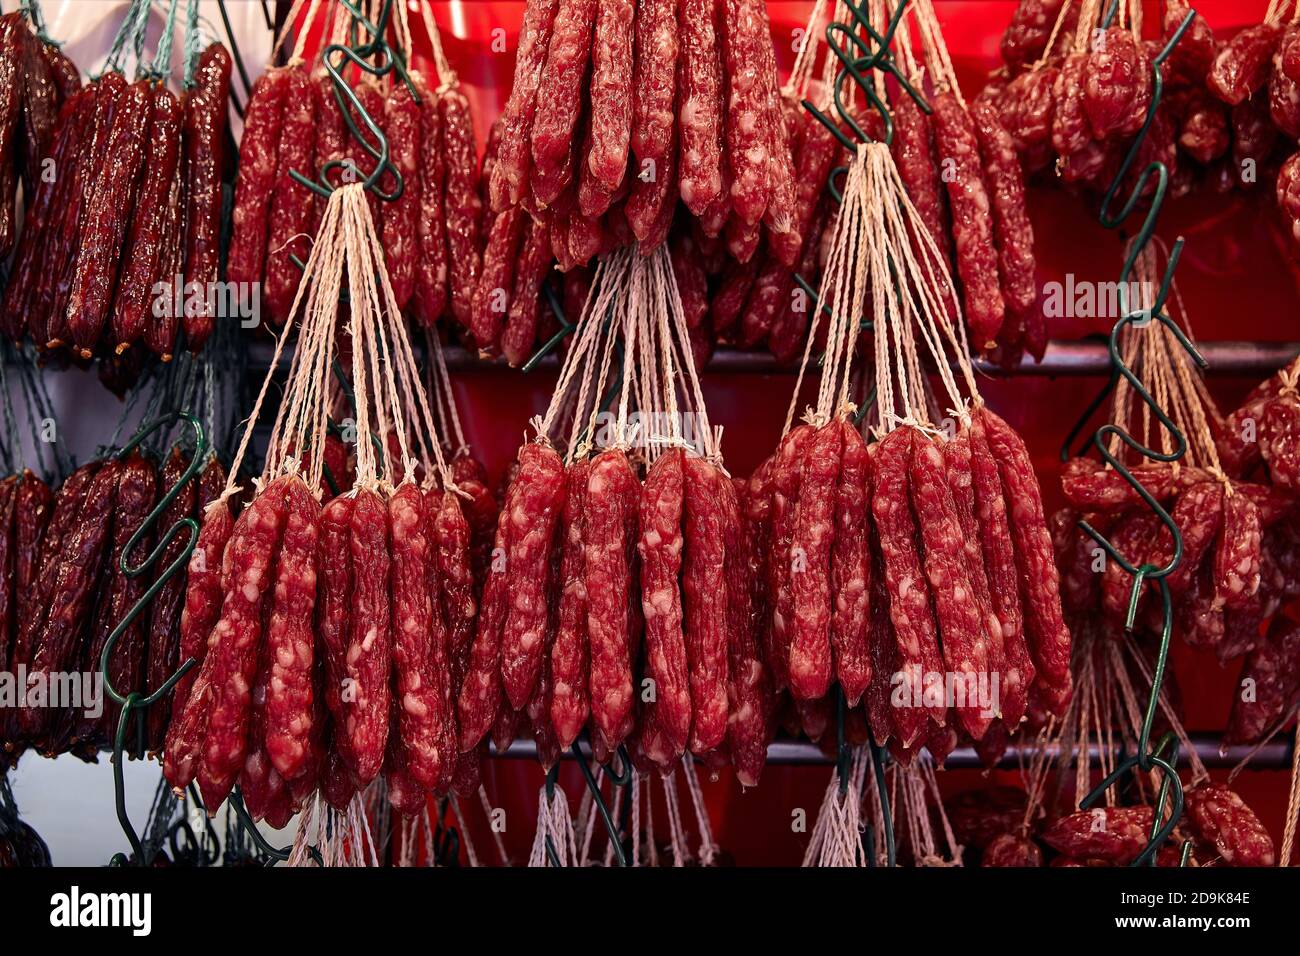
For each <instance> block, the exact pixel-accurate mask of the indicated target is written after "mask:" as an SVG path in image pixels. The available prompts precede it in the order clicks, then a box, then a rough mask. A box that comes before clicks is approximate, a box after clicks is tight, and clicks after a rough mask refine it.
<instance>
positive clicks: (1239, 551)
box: [1214, 492, 1262, 610]
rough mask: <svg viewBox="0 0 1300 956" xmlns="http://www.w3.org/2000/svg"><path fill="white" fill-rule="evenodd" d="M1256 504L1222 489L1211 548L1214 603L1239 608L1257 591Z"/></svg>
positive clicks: (1248, 602) (1258, 555) (1258, 539)
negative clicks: (1214, 543)
mask: <svg viewBox="0 0 1300 956" xmlns="http://www.w3.org/2000/svg"><path fill="white" fill-rule="evenodd" d="M1261 533H1262V532H1261V529H1260V522H1259V508H1258V507H1256V505H1255V502H1254V501H1252V500H1251V499H1250V498H1249V497H1248V496H1246V495H1243V494H1237V493H1235V492H1234V493H1232V494H1228V493H1225V494H1224V496H1223V519H1222V522H1221V524H1220V526H1219V538H1218V545H1217V547H1216V548H1215V552H1214V594H1215V603H1216V604H1217V605H1219V606H1222V607H1228V608H1231V609H1233V610H1241V609H1242V608H1245V607H1246V606H1247V605H1249V604H1250V603H1251V599H1252V598H1254V597H1255V595H1256V594H1257V593H1258V591H1259V563H1260V541H1261Z"/></svg>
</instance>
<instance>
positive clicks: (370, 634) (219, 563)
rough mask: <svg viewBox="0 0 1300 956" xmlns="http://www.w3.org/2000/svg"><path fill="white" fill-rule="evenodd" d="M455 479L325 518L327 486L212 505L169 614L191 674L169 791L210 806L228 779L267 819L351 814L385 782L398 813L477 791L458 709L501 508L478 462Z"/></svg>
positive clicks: (273, 488) (380, 496)
mask: <svg viewBox="0 0 1300 956" xmlns="http://www.w3.org/2000/svg"><path fill="white" fill-rule="evenodd" d="M325 455H326V463H327V464H328V463H329V462H330V461H331V459H333V458H335V456H334V455H333V454H332V452H331V450H330V449H329V448H327V449H326V451H325ZM335 463H336V465H338V469H337V470H334V466H331V469H332V470H334V475H335V481H336V483H337V481H338V480H340V479H343V478H345V472H344V469H345V468H346V467H347V466H346V465H343V464H340V463H338V462H337V461H336V462H335ZM452 474H453V476H454V479H455V486H454V488H448V489H441V488H438V487H436V486H431V487H428V488H422V487H421V486H420V484H418V483H416V482H415V481H406V482H403V483H401V484H400V485H398V487H397V488H395V489H392V490H391V492H387V491H383V490H380V489H378V488H359V489H354V490H352V491H348V492H346V493H344V494H341V495H337V496H335V497H333V498H329V496H328V494H326V495H324V497H326V498H328V499H329V500H327V501H326V503H325V505H324V506H323V507H322V506H321V504H320V500H321V498H322V494H321V492H322V491H323V489H315V490H313V489H312V488H310V487H308V485H307V483H306V482H305V481H304V480H303V478H302V477H300V476H299V475H298V474H296V473H295V474H286V475H282V476H280V477H277V478H275V479H274V480H272V481H270V482H268V483H267V484H266V486H265V487H263V488H261V490H260V491H259V492H258V493H257V494H256V495H255V496H254V497H253V499H252V501H251V502H250V503H249V504H248V505H247V506H246V507H245V508H244V509H243V510H242V511H241V512H239V513H238V514H236V513H235V510H234V508H233V507H232V506H231V502H230V501H229V500H225V499H221V498H219V499H217V501H216V502H215V503H214V504H213V505H212V506H211V507H209V508H208V509H207V511H206V512H205V514H204V517H203V526H202V530H201V532H200V535H199V539H198V543H197V546H196V549H195V551H194V555H193V556H192V558H191V562H190V567H189V580H188V583H187V590H186V593H185V605H184V610H183V612H182V614H181V619H180V654H181V658H182V660H184V659H188V658H191V657H192V658H194V659H196V660H197V661H198V666H197V667H195V668H194V669H193V670H192V671H191V672H189V673H188V674H186V675H185V677H183V678H182V680H181V681H180V683H178V684H177V686H176V695H175V698H174V700H173V704H172V717H171V723H170V726H169V727H168V729H167V734H166V740H165V743H164V747H163V773H164V775H165V776H166V778H167V780H168V781H169V782H170V783H171V784H172V785H173V787H176V788H184V787H186V786H188V785H189V784H190V783H191V781H197V783H198V786H199V790H200V792H201V794H202V797H203V800H204V803H205V804H206V806H207V807H208V808H209V810H210V811H211V812H214V813H215V812H216V809H217V808H218V807H219V806H220V805H221V803H222V801H223V800H225V798H226V796H227V795H228V794H229V793H230V792H231V790H232V788H233V787H234V786H235V785H236V784H238V785H239V788H240V792H241V794H242V798H243V801H244V803H245V806H246V807H247V809H248V811H249V813H250V814H252V815H253V817H254V818H256V819H259V820H260V819H266V820H268V821H270V822H271V823H273V824H275V825H278V826H283V825H284V823H285V822H287V821H288V819H289V818H290V817H291V816H292V815H293V813H294V812H296V811H297V810H298V809H301V807H302V806H303V804H304V801H306V800H307V798H308V797H310V796H311V795H313V794H315V793H316V792H317V790H318V789H319V790H320V792H321V793H322V794H323V795H324V797H325V798H326V799H327V800H328V801H329V803H330V804H331V805H332V806H335V807H337V808H339V809H344V808H346V807H347V805H348V803H349V801H350V800H351V799H352V797H353V796H354V795H355V794H356V793H358V792H359V791H360V790H362V789H364V788H365V787H366V786H367V785H368V784H370V782H371V781H373V780H374V779H375V778H377V777H378V776H379V775H380V774H381V773H382V774H383V776H384V778H385V780H386V781H387V785H388V799H389V801H390V803H391V804H392V805H393V807H394V808H395V809H397V810H398V811H399V812H408V813H411V812H416V811H418V810H419V808H421V807H423V806H424V800H425V797H426V795H427V794H429V793H446V792H448V791H449V790H450V789H451V788H453V787H454V788H455V789H456V790H457V792H460V793H472V792H474V791H475V790H476V789H477V788H478V785H479V758H480V749H475V748H471V749H469V751H468V752H466V753H463V754H462V753H461V752H460V749H459V748H458V747H457V740H458V739H459V738H460V736H461V735H460V734H459V732H458V730H457V725H456V719H455V718H456V711H455V705H454V700H455V698H456V695H457V694H459V693H460V692H461V690H462V683H463V682H464V681H465V680H466V679H467V678H466V676H465V675H466V674H467V671H468V658H469V651H470V643H471V641H472V639H473V635H474V627H475V622H476V620H477V618H478V600H477V595H478V594H479V593H480V588H481V582H482V579H483V578H484V576H485V575H486V569H487V566H488V562H489V560H490V545H491V541H492V536H493V533H494V529H495V527H496V525H497V508H496V500H495V497H494V496H493V495H492V493H491V492H490V491H489V490H488V488H487V486H486V484H485V483H484V480H483V472H482V468H481V466H480V465H479V464H478V463H477V462H476V461H475V460H474V459H473V458H471V457H469V456H468V455H465V456H461V457H458V458H457V459H456V460H455V462H454V464H453V466H452Z"/></svg>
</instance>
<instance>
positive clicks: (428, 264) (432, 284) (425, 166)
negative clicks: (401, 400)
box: [318, 73, 499, 327]
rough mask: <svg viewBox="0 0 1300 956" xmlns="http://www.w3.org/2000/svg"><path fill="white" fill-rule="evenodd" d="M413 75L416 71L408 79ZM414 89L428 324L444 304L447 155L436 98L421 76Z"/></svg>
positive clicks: (421, 275) (423, 303) (420, 279)
mask: <svg viewBox="0 0 1300 956" xmlns="http://www.w3.org/2000/svg"><path fill="white" fill-rule="evenodd" d="M415 77H419V74H418V73H417V74H415V76H414V77H412V79H415ZM416 89H417V90H418V91H419V94H420V159H419V169H420V183H419V192H420V205H419V209H418V219H417V221H416V237H417V239H418V240H419V247H418V248H419V255H418V256H417V257H416V264H415V302H416V306H417V308H416V315H417V316H418V317H419V319H420V322H421V324H423V325H424V326H426V327H428V326H432V325H433V324H434V322H436V321H437V320H438V318H439V316H441V315H442V313H443V311H444V310H445V309H446V308H447V272H448V261H447V255H448V254H447V223H446V220H445V219H444V217H443V203H444V202H445V191H446V185H447V157H446V155H445V153H444V151H443V143H442V116H441V113H440V111H439V109H438V99H437V97H435V96H434V95H433V93H431V92H430V91H429V89H428V87H427V86H426V85H425V83H424V81H423V78H422V77H421V78H420V79H419V80H416ZM498 128H499V127H498ZM318 148H319V144H318ZM411 185H414V184H411Z"/></svg>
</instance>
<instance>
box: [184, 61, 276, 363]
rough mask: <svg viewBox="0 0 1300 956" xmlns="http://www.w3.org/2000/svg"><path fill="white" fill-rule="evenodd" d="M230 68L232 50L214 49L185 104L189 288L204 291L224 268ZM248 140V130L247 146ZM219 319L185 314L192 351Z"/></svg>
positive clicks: (201, 310) (201, 312)
mask: <svg viewBox="0 0 1300 956" xmlns="http://www.w3.org/2000/svg"><path fill="white" fill-rule="evenodd" d="M230 68H231V58H230V53H229V51H227V50H226V48H225V47H224V46H222V45H221V44H220V43H214V44H212V45H211V46H209V47H208V48H207V49H206V50H204V51H203V55H202V56H201V57H200V58H199V68H198V71H197V72H196V74H195V77H194V80H195V85H194V89H193V90H191V91H190V93H189V95H188V97H187V99H186V101H185V182H184V189H183V192H184V197H185V217H184V223H185V228H184V241H185V283H186V285H189V283H191V282H196V283H198V284H199V287H200V288H205V289H206V288H210V287H211V284H212V283H213V282H216V281H217V274H218V268H219V267H220V264H221V171H222V169H223V168H224V167H225V163H226V125H227V124H228V123H229V122H230V118H229V105H228V103H229V99H230ZM247 138H248V127H247V126H245V128H244V140H245V142H247ZM265 142H266V141H265V140H264V143H265ZM254 152H255V153H256V150H255V151H254ZM241 169H242V165H241ZM257 268H258V269H259V270H260V269H261V264H260V262H259V263H258V265H257ZM191 312H192V313H193V314H191ZM214 318H215V317H214V316H213V315H212V313H211V312H210V311H209V310H208V309H207V308H206V307H203V308H199V309H194V310H188V309H187V310H186V314H185V319H184V323H185V338H186V342H187V345H188V347H189V349H190V351H191V352H196V351H198V350H199V349H200V348H202V347H203V343H204V342H206V341H207V339H208V336H209V335H210V334H211V333H212V324H213V321H214Z"/></svg>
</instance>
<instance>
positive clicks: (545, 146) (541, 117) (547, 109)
mask: <svg viewBox="0 0 1300 956" xmlns="http://www.w3.org/2000/svg"><path fill="white" fill-rule="evenodd" d="M596 6H597V0H561V3H560V8H559V10H558V11H557V12H556V14H555V23H554V25H553V28H552V30H551V38H550V43H549V44H548V45H547V49H546V61H545V63H544V64H543V65H542V72H541V76H540V78H539V80H538V87H537V88H538V91H539V96H538V99H537V106H536V111H535V113H534V114H533V128H532V133H531V136H530V148H531V152H532V161H533V172H532V176H533V181H534V193H535V194H537V200H538V202H540V203H547V204H549V203H550V202H551V201H552V200H553V199H554V198H555V196H558V195H559V193H560V192H561V191H562V190H563V188H564V186H565V185H567V184H568V181H569V179H570V177H571V176H572V166H571V162H572V159H571V157H572V149H573V142H574V140H575V139H579V137H577V136H576V135H575V133H574V128H575V126H576V125H577V122H578V114H579V111H580V110H581V107H582V85H583V81H584V80H585V78H586V76H587V66H588V64H589V63H590V62H591V35H592V31H593V29H594V27H595V21H596ZM637 59H638V65H639V64H640V59H641V58H640V56H638V58H637ZM538 177H541V178H543V179H546V180H548V181H549V182H552V183H553V186H552V190H553V191H551V192H550V195H547V196H543V195H541V194H538V193H537V189H536V181H537V178H538Z"/></svg>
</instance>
